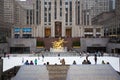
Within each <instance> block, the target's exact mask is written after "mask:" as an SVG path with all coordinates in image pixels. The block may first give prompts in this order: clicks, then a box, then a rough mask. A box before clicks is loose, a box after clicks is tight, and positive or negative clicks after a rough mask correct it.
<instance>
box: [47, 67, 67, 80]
mask: <svg viewBox="0 0 120 80" xmlns="http://www.w3.org/2000/svg"><path fill="white" fill-rule="evenodd" d="M47 70H48V73H49V80H66V76H67V72H68V70H69V66H68V65H48V66H47Z"/></svg>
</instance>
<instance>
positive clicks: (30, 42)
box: [9, 38, 36, 52]
mask: <svg viewBox="0 0 120 80" xmlns="http://www.w3.org/2000/svg"><path fill="white" fill-rule="evenodd" d="M9 47H30V52H31V51H35V50H36V39H35V38H33V39H31V38H30V39H24V38H18V39H13V38H11V39H9Z"/></svg>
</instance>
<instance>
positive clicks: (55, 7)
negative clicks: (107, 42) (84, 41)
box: [12, 0, 110, 37]
mask: <svg viewBox="0 0 120 80" xmlns="http://www.w3.org/2000/svg"><path fill="white" fill-rule="evenodd" d="M109 1H110V0H100V1H99V0H26V1H17V2H18V4H20V5H21V7H22V8H23V9H22V10H24V11H23V12H25V10H26V14H25V13H20V14H24V16H25V18H24V20H23V19H22V21H23V22H22V23H24V24H26V25H25V26H22V27H24V29H25V31H22V30H23V29H19V30H18V32H15V31H17V29H18V28H14V29H13V33H12V34H13V35H12V37H15V36H14V35H16V34H18V33H21V34H20V37H23V34H24V36H27V37H86V36H88V37H92V36H96V35H97V34H96V28H97V29H99V30H98V31H99V32H98V33H99V36H104V35H103V34H102V32H103V30H102V28H101V26H93V25H92V24H91V19H92V17H94V16H96V15H98V14H100V13H101V12H104V11H109ZM98 10H99V11H98ZM21 25H22V24H21ZM16 27H19V26H16ZM88 29H89V30H88ZM26 31H28V32H26ZM88 33H90V34H88Z"/></svg>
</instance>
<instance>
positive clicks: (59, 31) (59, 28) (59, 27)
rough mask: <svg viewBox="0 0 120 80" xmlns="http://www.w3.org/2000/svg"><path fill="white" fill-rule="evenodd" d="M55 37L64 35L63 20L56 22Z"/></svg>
mask: <svg viewBox="0 0 120 80" xmlns="http://www.w3.org/2000/svg"><path fill="white" fill-rule="evenodd" d="M55 37H56V38H58V37H62V22H59V21H57V22H55Z"/></svg>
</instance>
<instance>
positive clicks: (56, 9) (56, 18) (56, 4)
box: [55, 0, 57, 19]
mask: <svg viewBox="0 0 120 80" xmlns="http://www.w3.org/2000/svg"><path fill="white" fill-rule="evenodd" d="M55 19H57V2H56V0H55Z"/></svg>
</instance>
